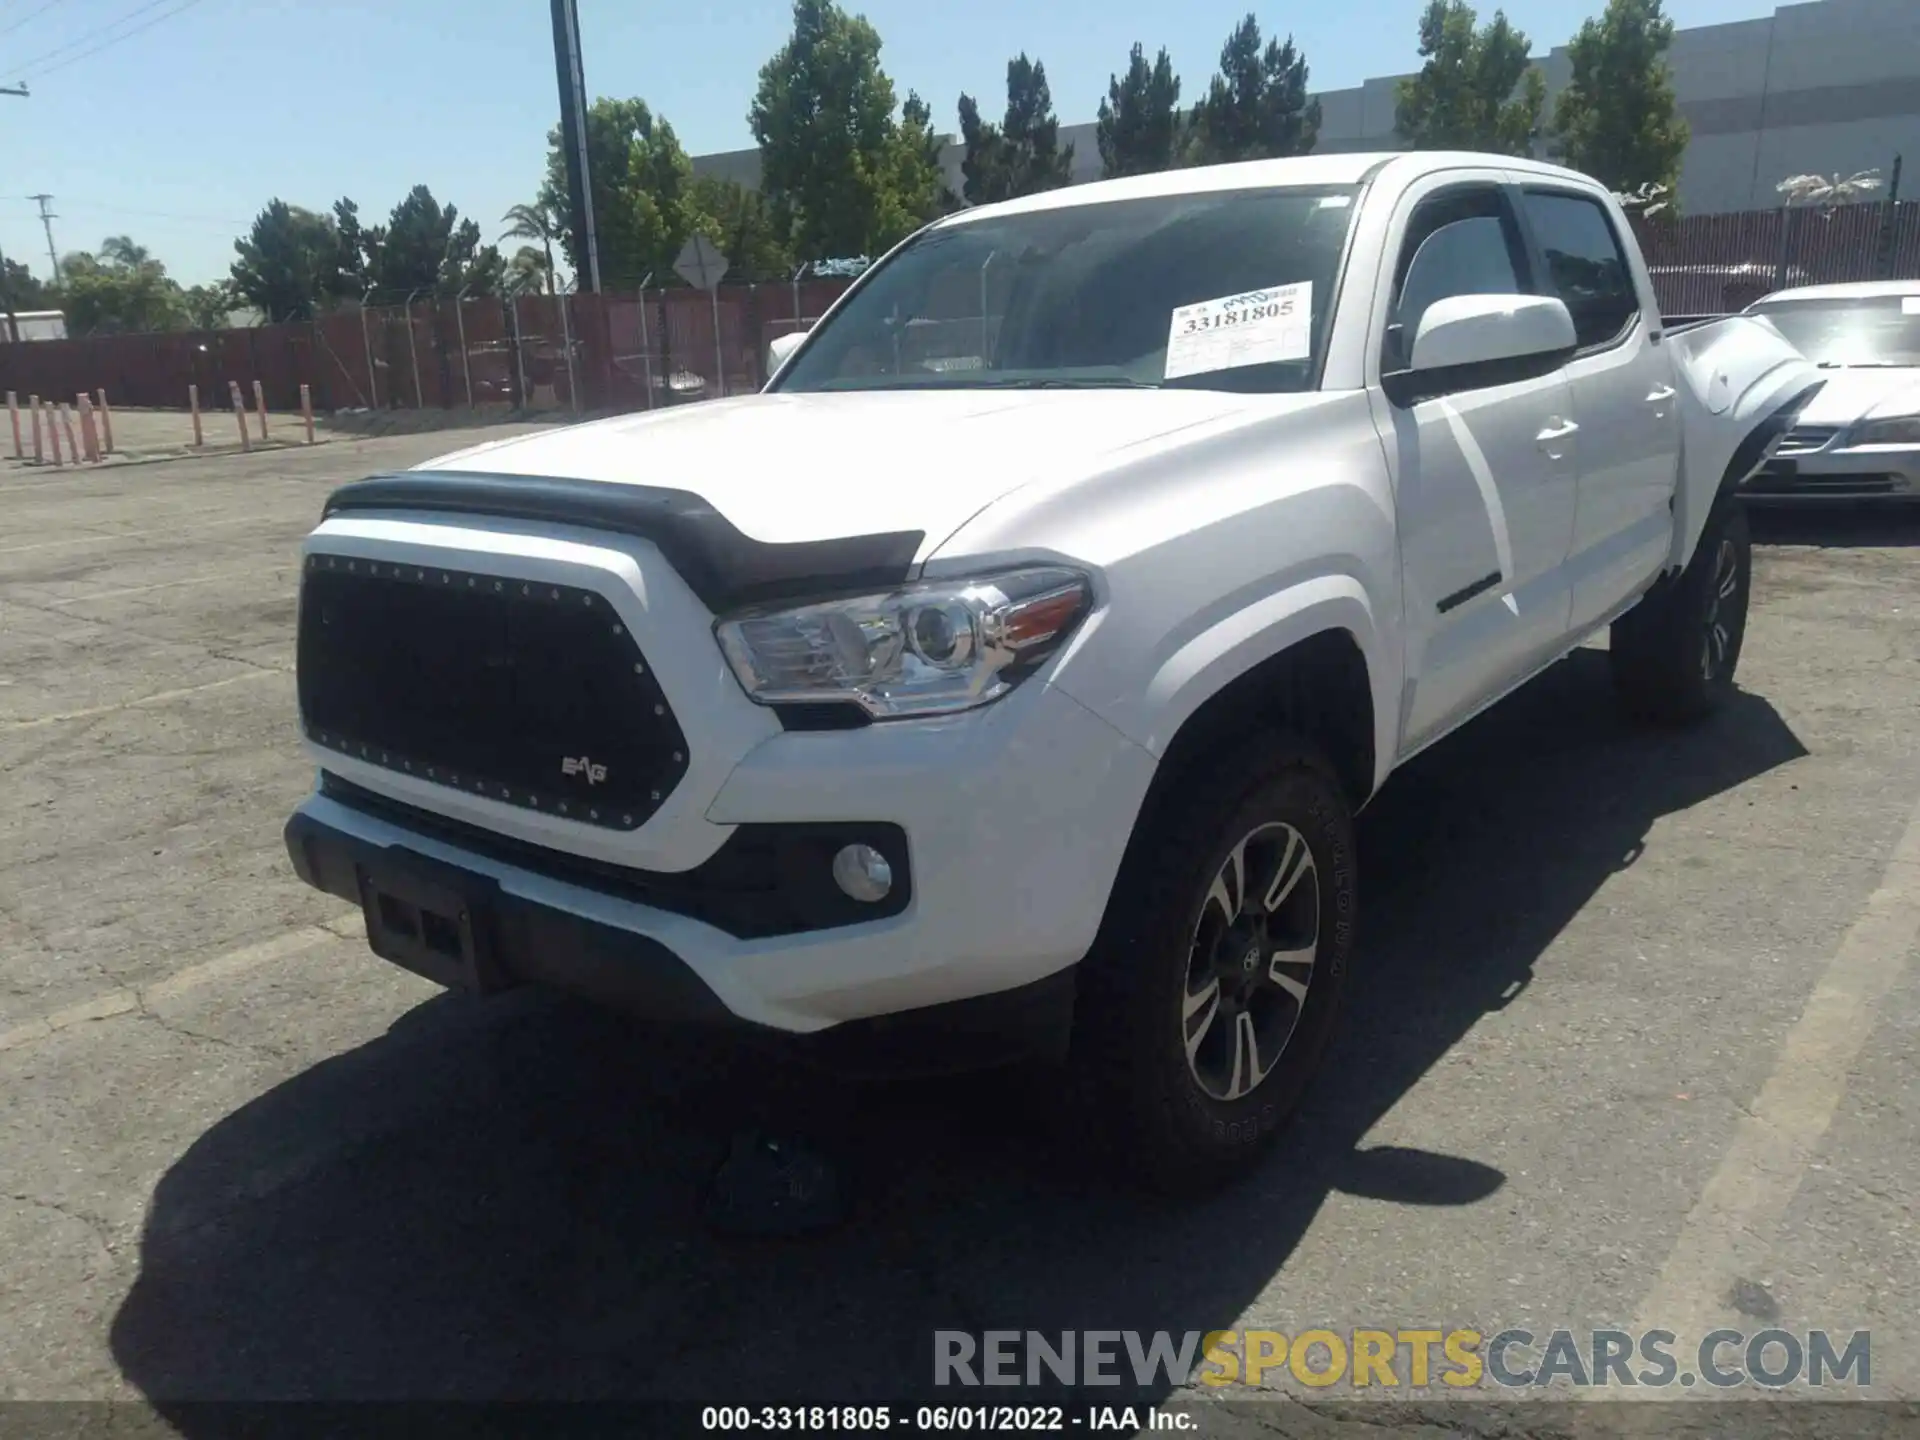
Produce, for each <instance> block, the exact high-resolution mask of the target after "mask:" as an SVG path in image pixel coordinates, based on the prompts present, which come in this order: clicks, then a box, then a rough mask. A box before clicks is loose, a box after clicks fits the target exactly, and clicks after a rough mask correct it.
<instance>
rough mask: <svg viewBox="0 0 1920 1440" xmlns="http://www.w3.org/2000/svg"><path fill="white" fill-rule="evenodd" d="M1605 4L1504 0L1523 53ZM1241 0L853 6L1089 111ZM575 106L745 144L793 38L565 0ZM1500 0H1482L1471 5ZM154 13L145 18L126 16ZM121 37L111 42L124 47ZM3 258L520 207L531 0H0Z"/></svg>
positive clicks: (542, 74)
mask: <svg viewBox="0 0 1920 1440" xmlns="http://www.w3.org/2000/svg"><path fill="white" fill-rule="evenodd" d="M1602 3H1603V0H1511V3H1510V4H1509V5H1508V6H1507V12H1508V15H1509V16H1510V18H1511V19H1512V20H1513V21H1514V23H1515V24H1516V25H1518V26H1519V27H1520V28H1521V29H1523V30H1525V31H1526V32H1527V34H1528V35H1529V36H1530V37H1532V39H1533V41H1534V48H1535V52H1536V53H1544V51H1545V50H1547V49H1548V48H1550V47H1551V46H1552V45H1555V44H1559V43H1563V42H1564V41H1565V40H1566V39H1567V37H1568V36H1569V35H1571V34H1572V33H1573V31H1574V30H1575V29H1576V28H1578V26H1579V23H1580V21H1581V20H1582V19H1583V18H1585V16H1587V15H1588V14H1590V13H1593V12H1594V11H1595V10H1598V9H1599V8H1601V6H1602ZM1249 4H1250V0H1180V3H1177V4H1169V3H1167V0H1045V3H1036V0H964V3H959V0H852V3H850V4H849V8H850V9H854V10H859V11H863V12H864V13H865V14H866V15H867V17H868V18H869V19H870V20H872V21H873V23H874V24H875V25H876V26H877V27H878V29H879V31H880V35H881V39H882V41H883V42H884V49H883V50H882V54H881V63H882V64H883V66H884V67H885V68H886V70H887V72H888V74H889V75H891V76H892V78H893V82H894V85H895V88H896V90H897V91H898V92H899V93H900V94H901V95H902V96H903V97H904V95H905V94H906V91H907V90H908V89H909V88H914V89H918V90H919V91H920V92H921V94H923V95H925V96H927V97H928V98H929V99H930V100H931V101H932V102H933V103H934V107H935V109H934V113H935V117H936V120H937V121H939V122H940V123H942V124H944V125H945V126H947V127H952V126H953V125H954V124H955V121H954V118H953V107H954V102H955V99H956V97H957V96H958V95H959V93H960V92H961V91H962V90H966V91H968V92H969V93H971V94H973V95H975V96H978V97H981V98H982V99H983V101H985V102H986V103H984V104H983V105H982V109H985V110H988V111H989V112H990V113H997V112H998V110H999V108H1000V105H1001V104H1002V103H1003V102H1004V89H1003V87H1004V84H1005V74H1006V61H1007V58H1008V56H1010V55H1012V54H1013V53H1015V52H1017V51H1019V50H1021V49H1025V50H1026V51H1027V52H1028V53H1029V54H1030V55H1033V56H1034V57H1036V58H1038V59H1040V60H1042V61H1044V62H1045V64H1046V67H1047V75H1048V79H1049V81H1050V82H1051V84H1052V87H1053V95H1054V104H1055V108H1056V109H1057V111H1058V112H1059V114H1060V117H1061V119H1062V120H1063V121H1065V122H1070V123H1071V122H1077V121H1082V120H1088V119H1091V118H1092V117H1093V113H1094V110H1095V108H1096V107H1097V106H1098V104H1099V101H1100V97H1101V96H1102V95H1103V94H1104V93H1105V88H1106V83H1107V77H1108V75H1109V73H1110V72H1111V71H1113V70H1116V69H1118V68H1120V66H1122V65H1123V64H1124V63H1125V60H1126V54H1127V50H1128V47H1129V46H1131V45H1132V44H1133V42H1134V41H1136V40H1139V41H1141V42H1143V43H1145V44H1146V46H1147V48H1148V51H1149V53H1151V51H1152V50H1153V49H1154V48H1155V47H1157V46H1159V45H1165V46H1167V47H1168V49H1169V51H1170V52H1171V53H1172V56H1173V59H1174V64H1175V66H1176V68H1177V69H1178V70H1179V72H1180V73H1181V75H1182V78H1183V80H1184V83H1185V90H1184V91H1183V95H1184V96H1185V97H1186V98H1189V99H1190V98H1191V97H1192V95H1193V94H1194V93H1195V92H1196V91H1197V90H1198V89H1199V88H1200V87H1202V86H1204V84H1205V81H1206V77H1207V76H1208V75H1209V74H1211V73H1212V69H1213V64H1214V60H1215V58H1216V57H1217V55H1218V53H1219V48H1220V42H1221V40H1222V39H1224V38H1225V36H1226V34H1227V32H1228V31H1229V30H1230V29H1231V28H1232V27H1233V25H1234V24H1235V23H1236V22H1237V20H1238V19H1239V18H1240V16H1241V15H1243V14H1245V13H1246V11H1247V9H1248V8H1249ZM1251 5H1252V8H1253V9H1254V10H1255V13H1256V14H1258V15H1259V16H1260V20H1261V24H1262V26H1263V28H1265V29H1267V30H1269V31H1275V30H1277V31H1280V32H1285V31H1286V30H1288V29H1289V28H1290V29H1291V30H1292V32H1293V34H1294V37H1295V39H1296V42H1297V43H1299V44H1300V45H1301V46H1302V48H1303V49H1304V50H1305V51H1306V54H1307V58H1308V62H1309V64H1310V66H1311V68H1312V83H1313V85H1314V87H1315V88H1316V89H1324V88H1334V87H1339V86H1346V85H1354V84H1358V83H1359V82H1360V81H1362V80H1364V79H1366V78H1367V77H1368V76H1370V75H1384V74H1392V73H1396V72H1399V71H1403V70H1408V69H1411V68H1413V66H1414V64H1415V53H1414V52H1415V48H1416V44H1417V35H1416V24H1417V15H1418V11H1419V7H1420V0H1339V3H1320V4H1313V5H1277V4H1264V3H1260V0H1251ZM579 6H580V23H581V30H582V32H583V37H584V42H585V43H584V63H585V68H586V77H587V89H588V93H589V94H590V95H598V94H618V95H639V96H642V97H644V98H645V99H646V100H647V101H648V102H649V103H650V104H651V105H652V106H653V107H654V109H655V110H656V112H658V113H661V114H664V115H666V116H667V118H669V119H670V120H671V121H672V122H673V125H674V128H675V129H676V130H677V131H678V132H679V134H680V137H681V140H682V141H683V143H685V144H686V146H687V147H688V149H689V150H691V151H693V152H694V153H695V154H698V153H701V152H704V151H710V150H726V149H734V148H739V147H744V146H747V145H749V144H751V143H752V137H751V136H750V135H749V134H748V132H747V124H746V111H747V105H748V102H749V100H750V99H751V97H752V93H753V87H754V78H755V75H756V73H757V71H758V69H759V67H760V65H761V63H762V62H763V61H764V60H765V59H766V58H767V56H768V55H769V54H771V53H772V52H773V51H774V50H775V49H776V48H778V46H779V45H780V43H781V41H782V40H783V39H784V37H785V34H786V31H787V28H788V24H789V17H790V13H791V12H790V8H789V4H788V3H787V0H721V3H718V4H715V3H710V0H709V3H703V0H579ZM1493 8H1494V7H1493V6H1492V5H1491V4H1487V5H1485V6H1484V7H1483V11H1484V13H1486V14H1490V13H1491V12H1492V10H1493ZM1772 8H1773V7H1772V4H1771V3H1769V0H1669V5H1668V10H1669V13H1670V14H1672V15H1673V16H1674V18H1675V20H1676V21H1677V22H1678V23H1679V24H1680V25H1682V26H1693V25H1703V24H1714V23H1718V22H1721V21H1727V20H1739V19H1747V18H1751V17H1754V16H1758V15H1765V14H1768V13H1770V12H1771V10H1772ZM142 27H144V28H142ZM120 37H125V38H120ZM22 78H24V79H25V80H26V82H27V84H28V87H29V89H30V90H31V92H32V93H31V98H28V99H15V98H11V97H5V96H0V154H4V156H5V157H6V158H5V164H4V174H5V179H4V181H0V247H3V248H4V253H5V254H6V256H7V257H8V258H9V259H14V260H19V261H22V262H24V263H26V264H27V265H29V266H30V267H31V268H32V269H33V271H34V273H35V274H37V275H42V276H44V275H45V274H46V273H47V246H46V238H45V235H44V234H43V232H42V230H41V226H40V223H39V221H38V219H37V218H36V217H37V215H38V210H37V208H36V207H35V205H34V204H33V203H32V202H31V201H29V200H28V199H27V198H26V197H27V196H29V195H32V194H34V193H36V192H41V191H44V192H48V193H51V194H52V195H53V196H54V200H53V207H52V208H53V210H54V213H55V214H56V215H57V216H58V217H59V218H58V219H56V220H55V221H54V238H55V240H56V242H57V243H58V245H59V248H60V251H61V253H62V254H64V253H66V252H67V251H68V250H72V249H79V248H87V249H91V248H93V247H96V246H98V244H99V243H100V240H101V238H102V237H103V236H106V235H110V234H118V233H126V234H130V235H132V236H133V238H134V239H136V240H137V241H139V242H140V243H142V244H145V245H146V246H148V247H149V248H150V249H151V250H153V251H154V253H155V254H156V255H157V256H158V257H159V258H160V259H162V260H164V261H165V262H166V264H167V265H168V267H169V269H170V270H171V271H172V272H173V273H174V275H175V276H176V277H178V278H179V279H180V280H182V281H183V282H185V283H193V282H197V281H203V280H211V279H215V278H218V277H219V276H221V275H223V274H225V272H226V269H227V266H228V264H229V262H230V261H231V259H232V257H233V237H234V236H235V235H236V234H239V233H241V232H242V231H244V230H245V228H246V227H247V225H248V224H249V223H251V220H252V217H253V216H254V215H255V214H257V213H258V212H259V210H260V208H261V207H262V206H263V205H264V204H265V203H266V202H267V200H269V199H270V198H272V197H273V196H275V195H278V196H281V197H282V198H284V199H287V200H289V201H292V202H293V203H295V204H302V205H307V206H311V207H314V208H324V207H326V206H327V205H329V204H331V203H332V201H333V200H334V199H335V197H337V196H340V195H350V196H352V197H353V198H354V199H355V200H357V201H358V202H359V203H360V209H361V213H362V215H363V216H366V217H368V218H371V219H380V218H384V216H385V214H386V212H387V211H388V210H389V209H390V208H391V207H392V206H393V204H394V203H395V202H396V201H397V200H399V198H400V197H401V195H403V194H404V193H405V192H406V190H407V189H408V188H409V187H410V186H412V185H413V184H415V183H417V182H425V183H426V184H428V185H430V186H431V187H432V189H433V192H434V194H435V195H436V196H438V197H439V198H440V199H441V200H442V201H443V202H445V201H451V202H453V203H454V204H456V205H458V206H459V207H460V210H461V212H462V213H463V214H471V215H473V216H474V217H475V218H477V219H478V220H479V221H480V223H481V225H482V228H483V229H484V230H485V231H486V234H487V238H488V239H492V238H494V236H495V235H496V234H497V233H498V229H499V226H498V225H497V224H496V221H497V219H498V217H499V215H500V213H501V212H502V211H503V210H505V209H506V207H507V206H508V205H511V204H513V203H514V202H515V201H518V200H522V199H528V198H531V196H532V193H533V191H534V188H535V187H536V185H537V184H538V182H539V178H540V174H541V168H542V165H543V163H544V153H545V148H546V138H545V137H546V132H547V129H548V127H549V126H551V125H552V124H553V123H554V118H555V115H556V113H557V103H558V102H557V98H556V93H557V92H556V85H555V80H554V69H553V61H552V32H551V29H550V23H549V19H548V6H547V4H546V0H0V83H4V84H8V85H12V84H15V83H17V82H18V81H20V80H21V79H22Z"/></svg>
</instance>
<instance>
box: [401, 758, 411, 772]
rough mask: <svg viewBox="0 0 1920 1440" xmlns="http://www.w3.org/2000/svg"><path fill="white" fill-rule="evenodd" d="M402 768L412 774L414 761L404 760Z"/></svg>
mask: <svg viewBox="0 0 1920 1440" xmlns="http://www.w3.org/2000/svg"><path fill="white" fill-rule="evenodd" d="M400 768H401V769H403V770H405V771H406V772H407V773H408V774H409V775H411V774H412V773H413V762H412V761H411V760H402V761H401V762H400Z"/></svg>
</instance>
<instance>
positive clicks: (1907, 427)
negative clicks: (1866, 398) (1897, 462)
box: [1853, 415, 1920, 445]
mask: <svg viewBox="0 0 1920 1440" xmlns="http://www.w3.org/2000/svg"><path fill="white" fill-rule="evenodd" d="M1853 443H1854V444H1855V445H1920V415H1898V416H1895V417H1894V418H1893V419H1891V420H1869V421H1868V422H1867V423H1866V424H1865V425H1862V426H1861V427H1860V428H1859V429H1858V430H1856V431H1854V433H1853Z"/></svg>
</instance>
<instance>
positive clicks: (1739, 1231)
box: [1593, 806, 1920, 1398]
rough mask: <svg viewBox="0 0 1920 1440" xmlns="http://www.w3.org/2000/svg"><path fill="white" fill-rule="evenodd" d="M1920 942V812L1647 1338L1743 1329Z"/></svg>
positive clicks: (1769, 1089) (1681, 1244) (1738, 1150)
mask: <svg viewBox="0 0 1920 1440" xmlns="http://www.w3.org/2000/svg"><path fill="white" fill-rule="evenodd" d="M1916 940H1920V806H1916V807H1915V809H1914V812H1913V814H1912V815H1911V816H1910V817H1909V819H1908V821H1907V827H1906V830H1905V833H1903V834H1902V835H1901V837H1900V840H1899V843H1898V844H1896V845H1895V846H1894V851H1893V859H1892V860H1891V862H1890V863H1889V864H1888V866H1887V869H1886V873H1885V875H1884V876H1883V877H1882V878H1881V881H1880V886H1879V888H1878V889H1876V890H1875V891H1874V892H1873V894H1872V896H1871V897H1870V898H1869V899H1868V901H1867V905H1866V909H1865V910H1864V911H1863V912H1862V913H1861V915H1860V918H1859V919H1857V920H1855V921H1854V923H1853V924H1852V926H1851V927H1849V928H1848V930H1847V933H1846V934H1845V935H1844V936H1843V937H1841V941H1840V946H1839V948H1838V949H1837V950H1835V951H1834V955H1833V959H1832V960H1831V961H1830V962H1828V965H1827V968H1826V971H1825V973H1824V974H1823V975H1821V977H1820V981H1819V983H1818V984H1817V985H1815V986H1814V990H1813V994H1812V995H1811V996H1809V997H1808V999H1807V1004H1806V1009H1805V1010H1804V1011H1803V1012H1802V1013H1801V1016H1800V1018H1799V1020H1798V1021H1796V1022H1795V1023H1794V1026H1793V1028H1792V1029H1791V1030H1790V1031H1788V1032H1787V1036H1786V1039H1785V1040H1784V1041H1783V1042H1782V1044H1781V1047H1780V1056H1779V1059H1778V1060H1777V1061H1776V1063H1775V1065H1774V1070H1773V1074H1772V1075H1770V1076H1769V1077H1768V1078H1767V1082H1766V1084H1765V1085H1763V1086H1762V1087H1761V1089H1760V1094H1759V1096H1758V1098H1757V1099H1755V1100H1754V1102H1753V1104H1752V1105H1751V1106H1749V1107H1748V1108H1747V1109H1746V1111H1745V1113H1744V1114H1743V1115H1742V1116H1741V1119H1740V1123H1739V1124H1738V1125H1737V1126H1736V1127H1735V1129H1734V1134H1733V1143H1732V1144H1731V1145H1729V1146H1728V1147H1727V1153H1726V1155H1725V1157H1724V1158H1722V1160H1721V1161H1720V1167H1719V1169H1718V1170H1716V1171H1715V1172H1714V1175H1713V1178H1712V1179H1711V1180H1709V1181H1708V1182H1707V1187H1706V1189H1705V1190H1704V1191H1703V1192H1702V1193H1701V1196H1700V1200H1699V1203H1698V1204H1696V1205H1695V1206H1694V1207H1693V1210H1692V1212H1691V1213H1690V1214H1688V1216H1687V1220H1686V1225H1685V1226H1684V1228H1683V1229H1682V1230H1681V1232H1680V1238H1679V1239H1678V1240H1677V1241H1675V1242H1674V1246H1673V1250H1672V1252H1671V1253H1670V1254H1669V1255H1668V1257H1667V1262H1666V1264H1665V1266H1664V1267H1663V1268H1662V1269H1661V1271H1660V1276H1659V1279H1658V1280H1656V1281H1655V1282H1654V1285H1653V1288H1652V1290H1650V1291H1649V1292H1648V1294H1647V1296H1646V1298H1645V1299H1644V1300H1642V1301H1641V1302H1640V1309H1639V1318H1638V1320H1637V1321H1636V1324H1635V1327H1634V1328H1635V1330H1636V1331H1646V1330H1653V1329H1659V1330H1671V1331H1673V1332H1674V1333H1675V1334H1676V1335H1678V1336H1680V1337H1681V1339H1682V1341H1683V1343H1685V1342H1691V1341H1698V1340H1699V1339H1700V1338H1701V1336H1703V1335H1704V1334H1705V1333H1706V1332H1707V1331H1708V1330H1711V1329H1713V1328H1715V1327H1716V1326H1718V1325H1720V1324H1721V1323H1723V1322H1724V1323H1725V1324H1727V1325H1728V1326H1729V1327H1731V1328H1742V1326H1741V1322H1740V1317H1739V1315H1738V1314H1737V1312H1736V1311H1735V1310H1734V1307H1733V1305H1732V1303H1731V1301H1730V1300H1729V1298H1728V1292H1729V1291H1730V1290H1731V1289H1732V1288H1733V1286H1734V1284H1735V1282H1737V1281H1740V1280H1753V1279H1757V1278H1759V1277H1763V1276H1765V1275H1766V1274H1767V1273H1768V1265H1767V1261H1768V1256H1769V1254H1770V1253H1771V1249H1772V1237H1773V1233H1774V1229H1775V1227H1776V1226H1777V1225H1778V1223H1779V1221H1780V1218H1781V1216H1782V1215H1784V1214H1785V1213H1786V1209H1787V1206H1788V1205H1789V1204H1790V1203H1791V1202H1792V1200H1793V1197H1794V1195H1795V1193H1796V1192H1797V1191H1798V1190H1799V1188H1800V1182H1801V1180H1802V1178H1803V1177H1804V1176H1805V1174H1806V1172H1807V1167H1808V1165H1809V1163H1810V1162H1811V1161H1812V1160H1813V1158H1814V1152H1815V1149H1816V1147H1817V1146H1818V1145H1819V1143H1820V1140H1821V1137H1822V1136H1824V1135H1825V1134H1826V1131H1827V1127H1828V1125H1829V1124H1831V1123H1832V1120H1833V1116H1834V1112H1835V1111H1836V1110H1837V1109H1838V1108H1839V1105H1840V1101H1841V1099H1842V1097H1843V1096H1844V1095H1845V1094H1846V1089H1847V1076H1848V1073H1849V1071H1850V1070H1851V1069H1852V1067H1853V1063H1854V1061H1855V1060H1856V1059H1857V1058H1858V1057H1859V1054H1860V1049H1861V1047H1862V1046H1863V1045H1864V1044H1865V1043H1866V1039H1867V1036H1868V1034H1869V1033H1870V1032H1871V1031H1872V1029H1873V1026H1874V1020H1875V1018H1876V1016H1877V1015H1878V1013H1879V1011H1880V1007H1881V1005H1882V1003H1883V1001H1884V1000H1885V999H1886V996H1887V994H1888V992H1889V991H1891V990H1892V988H1893V986H1894V985H1895V984H1896V983H1897V982H1898V981H1899V979H1900V976H1901V973H1902V971H1903V970H1904V969H1905V968H1906V964H1907V959H1908V956H1909V955H1910V954H1911V953H1912V951H1913V948H1914V945H1915V942H1916ZM1593 1393H1594V1394H1595V1396H1596V1398H1597V1397H1598V1396H1600V1395H1601V1394H1603V1393H1604V1394H1605V1395H1617V1394H1619V1393H1621V1392H1619V1391H1617V1390H1615V1389H1612V1388H1609V1389H1608V1390H1606V1391H1604V1392H1600V1391H1595V1392H1593ZM1649 1393H1650V1394H1658V1393H1664V1392H1657V1391H1656V1392H1649Z"/></svg>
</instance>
